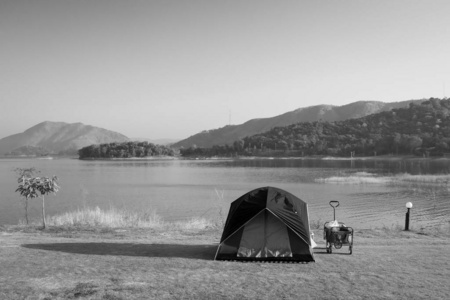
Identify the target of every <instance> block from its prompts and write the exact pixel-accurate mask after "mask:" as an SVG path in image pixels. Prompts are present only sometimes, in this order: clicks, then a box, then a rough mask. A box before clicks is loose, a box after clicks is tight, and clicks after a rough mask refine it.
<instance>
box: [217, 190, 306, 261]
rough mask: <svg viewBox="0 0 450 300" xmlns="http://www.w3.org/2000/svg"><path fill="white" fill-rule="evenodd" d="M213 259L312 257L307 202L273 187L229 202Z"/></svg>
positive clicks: (291, 259) (296, 259) (252, 259)
mask: <svg viewBox="0 0 450 300" xmlns="http://www.w3.org/2000/svg"><path fill="white" fill-rule="evenodd" d="M215 259H216V260H243V261H292V262H310V261H314V255H313V250H312V247H311V237H310V230H309V217H308V205H307V204H306V203H305V202H304V201H302V200H300V199H299V198H297V197H295V196H294V195H292V194H290V193H288V192H286V191H284V190H281V189H278V188H274V187H262V188H258V189H255V190H253V191H250V192H248V193H247V194H245V195H243V196H241V197H240V198H238V199H237V200H235V201H234V202H232V203H231V206H230V212H229V213H228V217H227V221H226V223H225V228H224V230H223V234H222V238H221V239H220V245H219V248H218V249H217V253H216V257H215Z"/></svg>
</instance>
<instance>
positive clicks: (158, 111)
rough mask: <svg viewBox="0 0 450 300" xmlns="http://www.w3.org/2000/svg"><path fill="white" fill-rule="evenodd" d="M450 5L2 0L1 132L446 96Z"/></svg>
mask: <svg viewBox="0 0 450 300" xmlns="http://www.w3.org/2000/svg"><path fill="white" fill-rule="evenodd" d="M449 16H450V1H448V0H427V1H425V0H377V1H372V0H366V1H364V0H311V1H303V0H296V1H283V0H274V1H265V0H242V1H233V0H227V1H224V0H222V1H215V0H204V1H200V0H189V1H188V0H179V1H173V0H155V1H152V0H126V1H125V0H123V1H116V0H72V1H69V0H67V1H66V0H29V1H24V0H0V45H1V46H0V138H3V137H6V136H9V135H11V134H16V133H20V132H23V131H24V130H26V129H28V128H30V127H32V126H34V125H36V124H38V123H40V122H43V121H58V122H67V123H76V122H81V123H84V124H86V125H93V126H98V127H102V128H105V129H108V130H113V131H117V132H120V133H122V134H124V135H126V136H128V137H131V138H137V137H140V138H149V139H161V138H168V139H184V138H187V137H189V136H191V135H194V134H196V133H199V132H201V131H203V130H208V129H216V128H220V127H223V126H226V125H229V124H242V123H244V122H246V121H248V120H250V119H254V118H268V117H273V116H277V115H280V114H283V113H286V112H289V111H293V110H295V109H298V108H302V107H308V106H313V105H319V104H331V105H337V106H340V105H345V104H348V103H351V102H355V101H360V100H377V101H383V102H396V101H403V100H410V99H422V98H430V97H438V98H443V97H446V96H447V94H450V17H449ZM446 89H447V91H446ZM446 93H447V94H446Z"/></svg>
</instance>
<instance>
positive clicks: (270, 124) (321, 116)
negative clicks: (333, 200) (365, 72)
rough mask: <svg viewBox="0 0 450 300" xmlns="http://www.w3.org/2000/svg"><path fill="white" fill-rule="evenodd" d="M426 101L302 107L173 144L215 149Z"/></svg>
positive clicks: (208, 131) (184, 146) (175, 145)
mask: <svg viewBox="0 0 450 300" xmlns="http://www.w3.org/2000/svg"><path fill="white" fill-rule="evenodd" d="M423 101H425V100H407V101H401V102H392V103H385V102H381V101H358V102H353V103H350V104H347V105H343V106H334V105H316V106H309V107H305V108H299V109H297V110H294V111H290V112H287V113H285V114H282V115H278V116H275V117H272V118H262V119H252V120H250V121H247V122H245V123H243V124H240V125H228V126H225V127H222V128H219V129H213V130H205V131H202V132H200V133H198V134H195V135H193V136H190V137H188V138H187V139H184V140H181V141H179V142H177V143H174V144H173V145H172V146H173V147H175V148H189V147H192V146H194V145H195V146H197V147H212V146H213V145H225V144H232V143H233V142H234V141H237V140H239V139H242V138H244V137H247V136H251V135H254V134H258V133H262V132H265V131H268V130H270V129H272V128H274V127H280V126H288V125H292V124H296V123H299V122H313V121H319V120H321V121H328V122H334V121H343V120H348V119H356V118H361V117H365V116H368V115H371V114H375V113H379V112H382V111H389V110H391V109H394V108H402V107H407V106H408V105H409V103H411V102H415V103H420V102H423Z"/></svg>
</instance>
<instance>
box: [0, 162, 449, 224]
mask: <svg viewBox="0 0 450 300" xmlns="http://www.w3.org/2000/svg"><path fill="white" fill-rule="evenodd" d="M30 167H35V168H37V169H38V170H40V171H41V173H40V174H39V175H41V176H52V175H57V176H58V178H59V183H60V185H61V187H62V188H61V190H60V191H59V192H58V193H57V195H56V196H53V195H49V196H47V197H46V211H47V213H48V214H49V215H54V214H57V213H61V212H66V211H71V210H76V209H77V208H81V207H85V206H87V207H96V206H98V207H100V208H108V207H110V206H114V207H117V208H123V209H128V210H132V211H149V212H151V211H156V213H157V214H158V215H161V216H162V217H163V218H164V219H165V220H167V221H177V220H186V219H189V218H192V217H199V216H202V217H206V218H217V217H220V216H222V217H224V218H225V217H226V215H227V214H228V209H229V205H230V203H231V202H232V201H234V200H235V199H237V198H238V197H239V196H241V195H243V194H245V193H246V192H248V191H250V190H252V189H255V188H258V187H263V186H274V187H278V188H281V189H284V190H286V191H288V192H290V193H292V194H294V195H296V196H297V197H299V198H300V199H302V200H304V201H305V202H307V203H308V205H309V214H310V220H311V221H312V222H325V221H328V220H332V219H333V209H332V208H331V207H330V206H329V201H331V200H337V201H339V202H340V206H339V207H338V208H337V209H336V219H337V220H338V221H342V222H344V223H345V224H346V225H348V226H353V227H355V228H373V227H383V226H388V227H390V226H395V225H400V226H402V227H403V226H404V220H405V213H406V208H405V203H406V202H408V201H411V202H412V203H413V205H414V206H413V208H412V211H411V227H412V228H421V227H430V226H439V225H441V224H444V223H448V222H449V221H450V218H449V216H450V183H449V182H448V181H447V183H443V184H439V185H437V184H424V183H420V184H419V183H410V182H402V181H399V180H397V179H398V178H399V177H401V176H403V174H411V175H415V176H423V175H433V174H450V160H444V159H423V160H422V159H409V160H408V159H404V160H392V159H386V160H326V159H235V160H231V159H230V160H179V159H173V160H157V159H156V160H114V161H90V160H78V159H0V191H1V198H0V225H2V224H17V223H18V222H19V220H20V219H24V213H23V211H24V210H23V207H22V204H21V201H20V197H19V194H18V193H15V192H14V191H15V189H16V188H17V182H16V174H15V173H14V171H13V170H14V169H15V168H30ZM352 178H353V179H352ZM355 178H356V181H355V180H354V179H355ZM358 178H360V179H362V180H361V181H359V180H358ZM365 178H370V179H371V180H365ZM350 179H352V180H350ZM40 204H41V201H40V199H32V200H30V210H29V215H30V217H31V218H32V219H39V218H40V209H41V208H40Z"/></svg>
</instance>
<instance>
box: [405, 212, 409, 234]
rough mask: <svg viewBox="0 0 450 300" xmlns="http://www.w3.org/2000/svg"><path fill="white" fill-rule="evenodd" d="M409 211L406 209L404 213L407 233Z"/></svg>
mask: <svg viewBox="0 0 450 300" xmlns="http://www.w3.org/2000/svg"><path fill="white" fill-rule="evenodd" d="M409 210H410V208H408V210H407V211H406V218H405V231H408V230H409Z"/></svg>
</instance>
